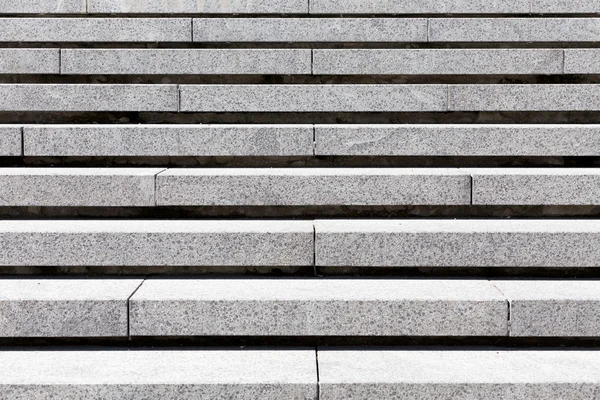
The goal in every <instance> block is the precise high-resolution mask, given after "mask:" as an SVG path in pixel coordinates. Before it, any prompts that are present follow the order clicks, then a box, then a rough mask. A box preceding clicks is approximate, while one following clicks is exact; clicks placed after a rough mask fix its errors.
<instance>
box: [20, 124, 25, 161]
mask: <svg viewBox="0 0 600 400" xmlns="http://www.w3.org/2000/svg"><path fill="white" fill-rule="evenodd" d="M20 131H21V157H25V127H24V126H21V128H20Z"/></svg>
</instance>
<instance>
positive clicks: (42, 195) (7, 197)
mask: <svg viewBox="0 0 600 400" xmlns="http://www.w3.org/2000/svg"><path fill="white" fill-rule="evenodd" d="M161 171H164V168H0V206H19V207H30V206H40V207H42V206H45V207H152V206H154V205H156V201H155V196H154V193H155V177H156V175H157V174H158V173H160V172H161Z"/></svg>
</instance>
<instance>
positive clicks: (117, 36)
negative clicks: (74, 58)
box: [0, 18, 192, 42]
mask: <svg viewBox="0 0 600 400" xmlns="http://www.w3.org/2000/svg"><path fill="white" fill-rule="evenodd" d="M191 32H192V20H191V18H0V42H190V41H191V40H192V33H191Z"/></svg>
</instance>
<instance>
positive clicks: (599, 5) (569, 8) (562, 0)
mask: <svg viewBox="0 0 600 400" xmlns="http://www.w3.org/2000/svg"><path fill="white" fill-rule="evenodd" d="M531 4H532V11H533V12H534V13H545V14H554V13H556V14H560V13H573V14H584V13H594V14H596V13H599V12H600V1H598V0H533V1H532V2H531Z"/></svg>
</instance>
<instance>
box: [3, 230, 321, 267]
mask: <svg viewBox="0 0 600 400" xmlns="http://www.w3.org/2000/svg"><path fill="white" fill-rule="evenodd" d="M313 235H314V231H313V224H312V222H310V221H306V222H305V221H254V220H253V221H204V220H202V221H182V220H165V221H154V220H152V221H145V220H130V221H128V220H114V221H109V220H106V221H99V220H90V221H81V220H79V221H62V220H61V221H57V220H54V221H51V220H47V221H46V220H41V221H0V247H1V248H2V249H3V251H2V252H0V265H5V266H6V265H12V266H182V267H187V266H206V267H212V266H224V267H228V266H243V267H252V266H310V265H313Z"/></svg>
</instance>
